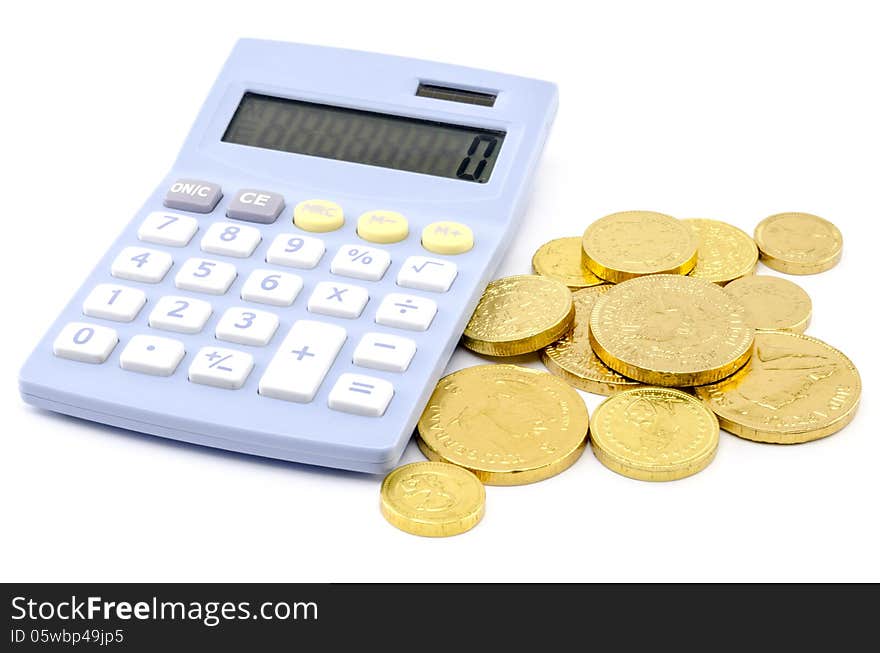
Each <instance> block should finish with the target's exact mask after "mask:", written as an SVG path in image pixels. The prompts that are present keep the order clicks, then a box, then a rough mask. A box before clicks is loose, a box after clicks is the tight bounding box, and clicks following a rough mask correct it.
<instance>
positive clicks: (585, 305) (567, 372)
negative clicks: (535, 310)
mask: <svg viewBox="0 0 880 653" xmlns="http://www.w3.org/2000/svg"><path fill="white" fill-rule="evenodd" d="M611 287H612V286H610V285H604V286H597V287H596V288H584V289H582V290H578V291H577V292H575V293H573V294H572V299H573V300H574V328H572V330H571V331H570V332H569V333H567V334H566V335H564V336H563V337H562V338H560V339H559V340H557V341H556V342H554V343H553V344H552V345H548V346H546V347H545V348H544V350H543V351H542V352H541V360H542V361H543V362H544V365H546V366H547V369H548V370H550V371H551V372H552V373H553V374H555V375H556V376H558V377H560V378H563V379H565V380H566V381H568V382H569V383H570V384H571V385H573V386H574V387H576V388H579V389H581V390H586V391H587V392H595V393H597V394H600V395H613V394H615V393H616V392H620V391H621V390H627V389H629V388H635V387H637V386H639V385H641V384H640V383H639V382H638V381H633V380H632V379H628V378H626V377H625V376H622V375H620V374H618V373H617V372H615V371H614V370H612V369H611V368H610V367H608V366H607V365H605V363H603V362H602V361H601V360H599V357H598V356H596V354H595V352H594V351H593V349H592V347H590V335H589V333H590V313H592V311H593V306H594V304H595V303H596V300H597V299H598V298H599V297H601V296H602V295H604V294H605V293H606V292H608V290H609V289H610V288H611Z"/></svg>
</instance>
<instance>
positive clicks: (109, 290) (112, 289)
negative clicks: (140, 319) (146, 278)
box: [82, 283, 147, 322]
mask: <svg viewBox="0 0 880 653" xmlns="http://www.w3.org/2000/svg"><path fill="white" fill-rule="evenodd" d="M146 303H147V296H146V295H145V294H144V292H143V291H142V290H139V289H137V288H129V287H128V286H120V285H117V284H115V283H100V284H98V285H97V286H95V288H94V289H93V290H92V292H90V293H89V296H88V297H86V299H85V301H84V302H83V307H82V311H83V313H84V314H85V315H88V316H90V317H100V318H103V319H105V320H113V321H114V322H131V321H132V320H133V319H134V318H135V317H137V314H138V313H140V311H141V309H142V308H143V307H144V304H146Z"/></svg>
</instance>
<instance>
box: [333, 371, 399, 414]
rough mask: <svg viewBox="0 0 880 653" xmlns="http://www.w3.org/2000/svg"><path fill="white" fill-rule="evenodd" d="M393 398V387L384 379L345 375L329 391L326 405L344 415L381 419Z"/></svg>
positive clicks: (361, 375)
mask: <svg viewBox="0 0 880 653" xmlns="http://www.w3.org/2000/svg"><path fill="white" fill-rule="evenodd" d="M393 396H394V386H393V385H391V384H390V383H388V381H385V380H384V379H377V378H375V377H372V376H364V375H363V374H349V373H346V374H343V375H341V376H340V377H339V379H337V381H336V384H335V385H334V386H333V389H332V390H330V395H329V396H328V397H327V405H328V406H330V408H332V409H333V410H341V411H343V412H345V413H354V414H355V415H363V416H365V417H381V416H382V415H384V414H385V409H386V408H388V403H389V402H390V401H391V397H393Z"/></svg>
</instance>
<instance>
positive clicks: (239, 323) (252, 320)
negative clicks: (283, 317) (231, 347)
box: [214, 307, 278, 347]
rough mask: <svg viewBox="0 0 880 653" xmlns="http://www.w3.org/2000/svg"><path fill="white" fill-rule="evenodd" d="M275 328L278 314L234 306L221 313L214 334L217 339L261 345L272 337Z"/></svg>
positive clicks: (241, 343) (276, 327)
mask: <svg viewBox="0 0 880 653" xmlns="http://www.w3.org/2000/svg"><path fill="white" fill-rule="evenodd" d="M277 329H278V316H277V315H275V314H274V313H270V312H269V311H257V310H252V309H250V308H242V307H234V308H228V309H226V312H225V313H223V317H221V318H220V321H219V322H218V323H217V330H216V331H215V332H214V335H215V336H217V339H218V340H226V341H228V342H237V343H239V344H240V345H255V346H258V347H262V346H263V345H265V344H267V343H268V342H269V341H270V340H271V339H272V336H274V335H275V331H276V330H277Z"/></svg>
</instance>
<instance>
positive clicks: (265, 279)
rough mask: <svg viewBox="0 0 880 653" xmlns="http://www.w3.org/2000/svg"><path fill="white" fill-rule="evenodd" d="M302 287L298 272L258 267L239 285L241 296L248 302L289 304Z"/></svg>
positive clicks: (274, 304) (276, 304) (273, 304)
mask: <svg viewBox="0 0 880 653" xmlns="http://www.w3.org/2000/svg"><path fill="white" fill-rule="evenodd" d="M302 287H303V279H302V277H301V276H299V275H298V274H290V273H289V272H278V271H277V270H268V269H260V270H254V271H253V272H251V273H250V275H249V276H248V278H247V280H246V281H245V282H244V285H243V286H242V287H241V298H242V299H244V300H246V301H249V302H258V303H260V304H271V305H272V306H290V305H291V304H293V300H295V299H296V296H297V295H299V292H300V290H302Z"/></svg>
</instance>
